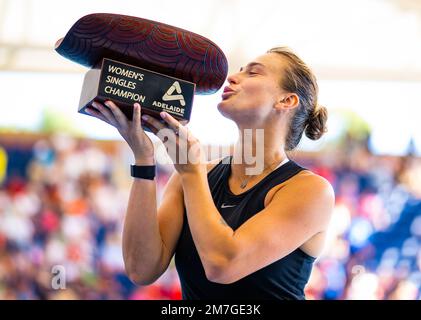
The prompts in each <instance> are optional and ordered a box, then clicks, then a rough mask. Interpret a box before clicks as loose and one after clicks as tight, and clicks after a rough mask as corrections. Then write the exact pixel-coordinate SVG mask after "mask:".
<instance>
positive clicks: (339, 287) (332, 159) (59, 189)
mask: <svg viewBox="0 0 421 320" xmlns="http://www.w3.org/2000/svg"><path fill="white" fill-rule="evenodd" d="M114 144H115V148H114V149H113V150H112V151H110V150H106V149H105V148H102V147H99V146H98V145H97V144H95V143H94V142H93V141H90V140H86V139H76V138H72V137H68V136H60V135H53V136H49V137H45V138H42V139H36V141H34V143H32V144H30V147H25V148H22V147H19V146H18V147H16V146H14V145H13V144H9V145H7V144H3V147H2V144H1V141H0V149H2V152H3V153H2V154H3V158H5V156H4V155H6V157H7V161H1V159H2V158H1V157H0V167H1V166H2V165H3V166H4V168H3V169H2V168H0V299H180V298H181V292H180V286H179V280H178V277H177V273H176V271H175V267H174V265H173V263H171V265H170V267H169V269H168V271H167V272H166V273H165V274H164V275H163V276H162V277H161V278H160V279H159V280H158V281H157V282H156V283H154V284H152V285H150V286H145V287H141V286H136V285H134V284H133V283H131V281H130V280H129V279H128V278H127V276H126V274H125V271H124V265H123V258H122V252H121V234H122V225H123V219H124V213H125V207H126V205H127V200H128V196H129V190H130V182H131V179H130V177H129V172H128V165H129V163H130V161H131V159H130V157H131V155H130V154H129V153H128V150H127V149H125V147H124V145H123V144H121V143H114ZM291 157H292V158H293V159H294V160H295V161H297V162H298V163H300V164H302V165H303V166H306V167H308V168H309V169H311V170H313V171H314V172H316V173H318V174H320V175H322V176H324V177H325V178H326V179H328V180H329V181H330V182H331V183H332V185H333V186H334V189H335V193H336V205H335V210H334V215H333V217H332V222H331V227H330V229H329V233H328V238H327V242H326V248H325V251H324V253H323V255H322V256H321V257H319V258H318V259H317V261H316V263H315V266H314V269H313V272H312V275H311V278H310V281H309V283H308V286H307V288H306V295H307V299H419V298H420V287H421V272H420V269H421V250H419V246H420V239H421V200H420V199H421V161H420V159H419V158H417V157H413V156H411V155H408V156H406V157H390V156H375V155H373V154H371V153H370V152H369V150H368V148H367V143H365V142H358V141H357V142H356V141H348V143H347V144H346V145H345V146H343V147H341V148H336V149H334V150H330V151H327V152H320V153H317V154H311V155H309V154H300V153H298V152H297V153H294V154H292V155H291ZM2 170H3V171H4V174H3V175H2V174H1V173H2ZM170 174H171V168H170V167H168V166H165V167H161V166H158V178H157V183H158V187H157V190H158V191H157V192H158V194H157V197H158V201H159V200H160V199H161V197H162V194H161V192H162V191H163V188H164V186H165V183H166V181H167V180H168V178H169V176H170ZM57 270H58V271H57Z"/></svg>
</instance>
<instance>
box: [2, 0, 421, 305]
mask: <svg viewBox="0 0 421 320" xmlns="http://www.w3.org/2000/svg"><path fill="white" fill-rule="evenodd" d="M94 12H109V13H120V14H126V15H133V16H138V17H142V18H147V19H151V20H155V21H160V22H164V23H167V24H170V25H174V26H177V27H181V28H184V29H187V30H190V31H193V32H196V33H199V34H201V35H203V36H205V37H208V38H209V39H211V40H212V41H214V42H215V43H216V44H218V46H220V47H221V49H222V50H223V51H224V52H225V54H226V55H227V58H228V61H229V66H230V72H234V71H237V70H238V69H239V68H240V67H241V66H242V65H245V64H246V63H247V62H248V61H250V60H251V59H253V58H254V57H255V56H257V55H260V54H262V53H264V52H265V51H266V50H267V49H269V48H271V47H274V46H280V45H286V46H289V47H291V48H292V49H293V50H294V51H295V52H296V53H297V54H298V55H299V56H301V57H302V58H303V60H304V61H306V62H307V63H308V64H309V65H310V66H311V67H312V69H313V70H314V71H315V73H316V75H317V78H318V81H319V87H320V97H319V102H320V103H321V104H322V105H325V106H326V107H327V108H328V110H329V121H328V127H329V132H328V133H327V134H326V135H325V136H324V137H323V138H322V139H321V140H319V141H317V142H314V141H311V142H310V141H308V140H306V139H304V140H303V141H302V143H301V144H300V146H299V148H298V149H297V150H295V151H293V152H292V153H291V154H290V158H292V159H293V160H295V161H297V162H298V163H300V164H301V165H303V166H306V167H308V168H310V169H312V170H313V171H314V172H316V173H318V174H320V175H322V176H324V177H325V178H326V179H328V180H329V181H330V182H331V183H332V185H333V186H334V189H335V192H336V205H335V210H334V215H333V218H332V223H331V228H330V231H329V236H328V240H327V243H326V249H325V251H324V253H323V255H322V256H321V257H319V258H318V259H317V261H316V264H315V267H314V269H313V272H312V275H311V278H310V281H309V283H308V286H307V288H306V294H307V298H308V299H420V297H421V290H420V288H421V271H420V269H421V250H420V245H421V158H420V155H421V126H420V125H419V121H420V119H421V111H420V110H421V106H420V101H421V59H420V57H421V1H419V0H364V1H362V0H353V1H346V0H341V1H334V0H317V1H312V0H308V1H305V0H295V1H291V0H276V1H266V0H261V1H247V0H212V1H210V0H203V1H200V3H199V2H197V1H183V0H179V1H177V2H174V1H167V0H155V1H152V2H151V1H129V0H125V1H124V0H120V1H106V0H101V1H99V0H98V1H86V0H85V1H81V0H73V1H72V2H71V3H70V2H59V1H49V0H44V1H33V0H32V1H31V0H13V1H8V0H0V92H1V107H0V110H1V113H0V299H180V298H181V293H180V288H179V282H178V277H177V274H176V272H175V268H174V266H173V264H171V266H170V268H169V269H168V271H167V272H166V273H165V274H164V275H163V276H162V277H161V278H160V279H159V280H158V281H157V282H156V283H154V284H153V285H150V286H146V287H139V286H135V285H133V284H132V283H131V282H130V281H129V279H128V278H127V276H126V275H125V272H124V266H123V260H122V253H121V232H122V222H123V218H124V213H125V208H126V204H127V201H128V194H129V188H130V184H131V178H130V176H129V170H128V168H129V164H130V163H131V162H132V160H133V158H132V155H131V153H130V150H129V149H128V147H127V145H126V144H125V143H123V141H122V139H121V138H120V137H119V135H118V133H117V131H116V130H115V129H114V128H112V127H110V126H108V125H106V124H104V123H102V122H100V121H99V120H96V119H93V118H91V117H87V116H85V115H81V114H78V113H77V105H78V101H79V94H80V91H81V86H82V81H83V76H84V73H85V72H86V71H87V69H86V68H84V67H82V66H79V65H77V64H75V63H73V62H71V61H67V60H65V59H64V58H62V57H61V56H59V55H58V54H56V53H55V51H54V44H55V42H56V41H57V40H58V39H59V38H61V37H63V36H64V35H65V34H66V32H67V31H68V30H69V29H70V27H71V26H72V25H73V23H75V22H76V21H77V20H78V19H79V18H80V17H82V16H84V15H86V14H89V13H94ZM220 94H221V92H218V93H216V94H214V95H211V96H196V97H195V105H194V107H193V111H192V117H191V121H190V123H189V124H188V126H189V128H190V130H192V132H193V133H194V134H195V136H197V137H198V138H199V140H200V141H201V142H202V143H203V144H204V145H207V146H216V145H219V146H225V147H228V148H229V146H230V144H232V143H233V142H234V141H235V140H236V138H237V131H236V127H235V125H234V123H232V122H231V121H230V120H227V119H225V118H223V117H222V116H221V115H220V114H219V113H218V111H217V109H216V104H217V103H218V101H219V100H220ZM216 125H217V128H218V129H217V130H215V128H216ZM152 138H153V137H152ZM154 141H155V143H158V142H157V141H156V139H154ZM158 156H159V155H158ZM172 170H173V168H172V166H171V165H160V166H159V167H158V178H157V183H158V188H157V189H158V191H157V192H158V194H157V196H158V199H161V197H162V191H163V188H164V186H165V184H166V182H167V180H168V178H169V176H170V175H171V173H172ZM54 266H63V267H64V270H65V283H64V284H65V287H66V288H65V290H62V289H53V287H52V278H53V277H54V272H53V268H54ZM62 284H63V283H62Z"/></svg>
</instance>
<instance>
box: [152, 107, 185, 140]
mask: <svg viewBox="0 0 421 320" xmlns="http://www.w3.org/2000/svg"><path fill="white" fill-rule="evenodd" d="M159 115H160V116H161V118H162V119H164V121H165V122H166V123H167V124H168V126H169V127H170V128H172V129H173V130H174V131H176V132H178V133H179V134H184V135H185V136H187V128H186V127H184V126H183V125H182V124H181V123H180V122H178V120H176V119H175V118H174V117H173V116H172V115H170V114H169V113H168V112H165V111H162V112H161V113H160V114H159Z"/></svg>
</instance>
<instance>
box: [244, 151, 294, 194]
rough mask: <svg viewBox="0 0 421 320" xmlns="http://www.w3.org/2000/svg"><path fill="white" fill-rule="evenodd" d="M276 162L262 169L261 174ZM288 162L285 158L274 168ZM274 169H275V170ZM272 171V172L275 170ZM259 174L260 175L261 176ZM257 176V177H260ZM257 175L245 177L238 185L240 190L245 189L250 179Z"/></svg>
mask: <svg viewBox="0 0 421 320" xmlns="http://www.w3.org/2000/svg"><path fill="white" fill-rule="evenodd" d="M277 161H278V160H276V161H275V162H273V163H271V164H270V165H269V166H267V167H266V168H264V169H263V171H262V173H263V172H265V171H266V169H267V168H271V167H272V165H273V164H275V163H276V162H277ZM286 162H288V158H285V159H284V160H283V161H282V162H281V163H280V164H279V165H278V166H277V167H276V168H278V167H280V166H281V165H283V164H284V163H286ZM276 168H275V169H276ZM275 169H273V170H275ZM262 173H260V174H262ZM260 174H258V175H260ZM258 175H250V176H249V177H247V178H246V179H244V180H243V181H242V182H241V184H240V188H241V189H244V188H245V187H247V183H248V182H249V181H250V179H251V178H252V177H255V176H258Z"/></svg>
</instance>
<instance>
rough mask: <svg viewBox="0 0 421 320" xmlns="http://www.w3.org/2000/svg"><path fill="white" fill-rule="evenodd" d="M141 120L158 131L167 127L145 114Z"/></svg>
mask: <svg viewBox="0 0 421 320" xmlns="http://www.w3.org/2000/svg"><path fill="white" fill-rule="evenodd" d="M142 120H143V121H145V122H146V123H147V124H148V125H149V126H151V127H154V128H155V129H156V130H158V131H159V130H161V129H164V128H167V126H166V125H165V124H164V123H162V122H160V121H158V120H157V119H155V118H154V117H151V116H150V115H147V114H144V115H142Z"/></svg>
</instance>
